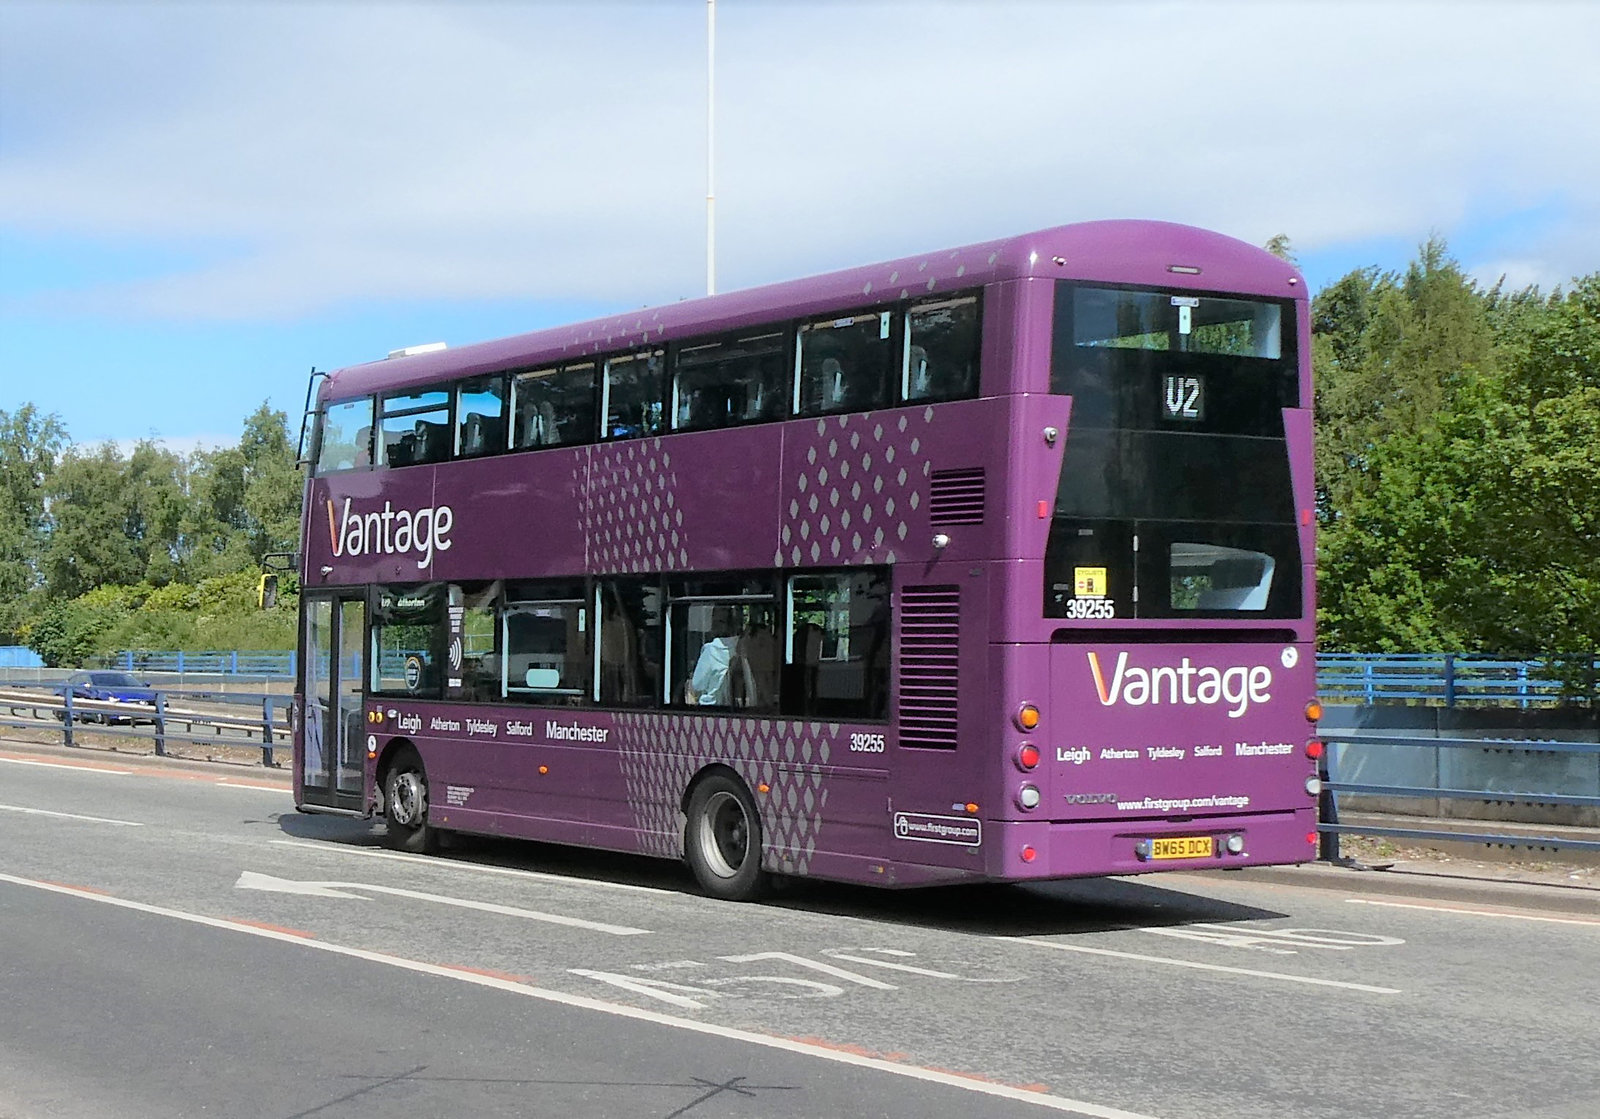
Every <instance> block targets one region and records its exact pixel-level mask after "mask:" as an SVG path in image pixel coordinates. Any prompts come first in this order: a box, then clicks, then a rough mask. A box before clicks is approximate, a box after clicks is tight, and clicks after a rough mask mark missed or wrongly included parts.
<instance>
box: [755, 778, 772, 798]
mask: <svg viewBox="0 0 1600 1119" xmlns="http://www.w3.org/2000/svg"><path fill="white" fill-rule="evenodd" d="M771 791H772V786H771V785H769V784H767V783H766V782H765V781H763V782H761V784H759V785H757V786H756V792H758V793H760V794H761V795H762V796H766V795H767V794H768V793H770V792H771Z"/></svg>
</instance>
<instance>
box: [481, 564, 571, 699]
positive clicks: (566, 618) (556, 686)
mask: <svg viewBox="0 0 1600 1119" xmlns="http://www.w3.org/2000/svg"><path fill="white" fill-rule="evenodd" d="M500 629H501V634H500V638H501V639H500V647H501V648H502V649H503V650H504V651H505V652H504V660H503V661H502V662H501V663H499V664H498V665H496V668H497V669H498V673H497V674H498V680H497V681H496V687H497V690H498V692H499V694H500V695H502V696H504V697H505V698H506V699H511V700H521V701H523V702H525V703H542V704H562V705H572V706H579V705H582V704H584V703H587V702H588V701H589V698H590V694H591V690H592V689H591V681H592V678H593V675H594V659H593V654H592V644H593V635H594V624H593V621H592V620H591V609H590V604H589V601H588V597H587V595H586V594H585V592H584V586H583V584H582V583H581V582H561V583H549V582H539V583H512V584H510V585H509V586H508V587H507V588H506V607H505V610H504V612H503V613H502V614H501V616H500Z"/></svg>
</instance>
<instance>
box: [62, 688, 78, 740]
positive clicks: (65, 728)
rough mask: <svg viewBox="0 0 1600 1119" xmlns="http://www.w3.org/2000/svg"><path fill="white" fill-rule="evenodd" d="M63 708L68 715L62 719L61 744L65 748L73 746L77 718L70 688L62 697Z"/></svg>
mask: <svg viewBox="0 0 1600 1119" xmlns="http://www.w3.org/2000/svg"><path fill="white" fill-rule="evenodd" d="M61 706H62V707H64V708H66V713H65V714H64V715H63V716H62V718H61V744H62V745H63V746H71V745H73V742H72V723H73V720H74V719H75V718H76V716H74V715H73V713H72V689H71V688H70V687H69V688H67V690H66V692H65V694H64V695H62V697H61Z"/></svg>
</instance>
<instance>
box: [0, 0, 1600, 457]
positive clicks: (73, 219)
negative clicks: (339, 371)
mask: <svg viewBox="0 0 1600 1119" xmlns="http://www.w3.org/2000/svg"><path fill="white" fill-rule="evenodd" d="M715 11H716V34H715V55H716V64H715V102H714V103H715V128H714V149H713V150H714V153H715V160H714V168H715V170H714V188H715V194H716V226H715V229H716V286H717V288H718V290H721V291H728V290H733V289H735V288H742V287H749V286H753V285H756V284H762V283H767V282H772V281H777V280H784V279H792V278H795V277H799V276H806V275H812V274H815V273H818V272H824V271H829V270H832V269H836V268H847V267H852V266H855V265H860V264H867V263H870V262H873V261H878V260H886V259H891V258H894V257H899V256H907V255H911V254H913V253H918V252H923V251H927V250H932V249H938V248H946V247H955V246H958V245H964V244H969V243H973V242H977V241H983V240H988V239H991V238H996V237H1003V236H1007V235H1010V234H1016V233H1022V232H1026V231H1029V230H1034V229H1042V228H1045V227H1048V226H1053V225H1062V224H1067V223H1069V222H1074V221H1084V220H1093V219H1100V218H1152V219H1160V220H1167V221H1178V222H1185V223H1189V224H1193V225H1199V226H1204V227H1207V228H1210V229H1215V230H1218V231H1220V232H1223V233H1227V234H1229V235H1231V236H1234V237H1238V238H1241V239H1243V240H1246V241H1250V242H1253V243H1255V244H1261V243H1263V242H1265V241H1266V240H1267V239H1269V238H1271V237H1273V236H1274V235H1277V234H1285V235H1287V236H1288V237H1289V238H1290V241H1291V243H1292V246H1293V249H1294V251H1295V253H1296V255H1297V257H1298V260H1299V263H1300V266H1301V268H1302V270H1303V271H1304V272H1305V274H1306V278H1307V280H1308V284H1309V287H1310V288H1311V290H1312V291H1316V290H1318V289H1319V288H1320V287H1322V286H1324V285H1326V284H1328V283H1331V282H1332V281H1334V280H1336V279H1338V278H1339V277H1340V276H1342V275H1344V274H1345V273H1346V272H1348V271H1350V270H1351V269H1353V268H1360V267H1366V266H1369V265H1376V266H1378V267H1380V268H1383V269H1403V268H1404V267H1405V265H1406V264H1407V262H1409V261H1410V260H1411V259H1413V258H1414V256H1415V255H1416V251H1417V248H1418V246H1419V245H1420V244H1422V243H1423V242H1424V241H1426V240H1427V239H1428V238H1429V237H1431V236H1435V235H1437V236H1441V237H1443V238H1444V239H1445V240H1446V242H1447V243H1448V245H1449V248H1450V251H1451V253H1452V255H1453V256H1455V258H1456V259H1457V260H1459V261H1460V262H1461V264H1462V265H1463V267H1465V268H1466V269H1467V270H1468V271H1469V272H1470V273H1471V274H1472V275H1473V276H1475V277H1476V278H1478V280H1479V281H1480V282H1481V283H1483V284H1485V285H1488V284H1492V283H1494V282H1495V281H1496V280H1497V279H1498V278H1500V277H1501V276H1504V277H1506V282H1507V283H1508V284H1509V285H1511V286H1513V287H1521V286H1523V285H1527V284H1537V285H1539V286H1540V287H1542V288H1545V289H1549V288H1551V287H1553V286H1555V285H1557V284H1561V283H1564V282H1565V281H1568V280H1569V279H1570V278H1571V277H1573V276H1577V275H1583V274H1586V273H1589V272H1593V271H1596V270H1597V269H1600V77H1597V76H1596V72H1595V68H1594V56H1595V50H1596V47H1597V45H1600V0H1549V2H1538V0H1448V2H1423V0H1384V2H1376V3H1368V2H1364V0H1189V2H1168V3H1161V2H1156V0H1022V2H1010V0H943V2H939V0H921V2H911V0H907V2H892V0H882V2H874V0H858V2H847V0H833V2H828V0H809V2H804V3H800V2H783V0H719V2H718V3H717V4H716V5H715ZM707 125H708V121H707V4H706V3H705V2H704V0H634V2H631V3H628V2H611V0H586V2H565V0H524V2H521V3H516V2H511V0H501V2H493V3H472V2H466V0H450V2H447V0H435V2H432V3H398V2H393V3H391V2H384V0H368V2H364V3H341V2H338V0H321V2H292V0H279V2H267V0H261V2H257V3H242V4H230V3H224V2H220V0H218V2H201V0H191V2H168V3H143V2H140V0H122V2H112V0H99V2H93V3H76V2H72V0H49V2H42V3H37V2H29V0H0V409H5V410H11V411H14V410H15V409H17V408H18V407H20V406H21V405H23V404H24V403H29V402H31V403H32V404H34V405H35V406H36V407H37V408H39V409H40V410H41V411H43V412H46V413H55V414H56V415H58V416H59V417H60V419H61V421H62V422H63V424H64V425H65V426H66V428H67V430H68V433H69V435H70V437H71V439H72V440H73V441H74V442H77V443H84V444H96V443H100V442H102V441H114V442H118V443H119V444H120V445H122V446H129V445H131V443H132V442H133V441H135V440H138V439H144V438H155V439H159V440H161V441H163V442H164V443H165V444H166V445H168V446H170V447H172V448H173V449H175V450H179V451H187V450H190V449H192V448H194V447H196V446H220V445H227V444H231V443H233V442H235V441H237V439H238V436H239V433H240V430H241V428H242V425H243V422H244V419H245V417H246V416H247V415H249V414H250V413H251V412H253V411H254V410H255V409H256V407H257V406H258V405H260V404H261V403H262V402H263V401H266V402H268V403H269V404H270V405H271V406H272V407H274V408H277V409H281V410H283V411H284V412H286V413H288V415H289V418H290V427H291V430H292V431H298V428H299V418H300V414H301V411H302V408H303V404H304V400H305V392H306V383H307V375H308V373H309V371H310V370H311V369H312V368H313V367H316V368H318V369H324V370H326V369H336V368H339V367H341V366H344V365H350V364H355V363H359V362H363V361H368V360H372V359H375V358H380V357H382V356H383V355H384V354H386V353H388V352H389V351H390V350H392V349H397V348H399V347H403V346H408V345H415V344H420V343H427V342H438V341H442V342H447V343H451V344H462V343H467V342H474V341H481V340H484V339H488V338H496V337H502V336H505V335H509V334H516V333H520V332H523V331H527V330H535V329H539V328H541V327H546V326H553V325H557V324H560V323H564V322H573V321H578V320H581V319H587V318H592V317H597V316H600V315H606V314H611V313H614V312H616V311H619V310H626V309H630V308H638V307H644V306H651V305H656V304H662V303H671V302H675V301H677V300H679V299H684V298H691V297H695V296H699V295H703V294H705V291H706V283H707V274H706V273H707V268H706V227H707V216H706V210H707V207H706V191H707V134H708V127H707Z"/></svg>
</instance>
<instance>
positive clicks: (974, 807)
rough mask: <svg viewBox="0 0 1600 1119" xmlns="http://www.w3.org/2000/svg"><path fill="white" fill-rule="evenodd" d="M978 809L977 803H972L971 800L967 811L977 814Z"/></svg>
mask: <svg viewBox="0 0 1600 1119" xmlns="http://www.w3.org/2000/svg"><path fill="white" fill-rule="evenodd" d="M977 811H978V806H977V805H976V804H972V803H970V802H969V803H968V804H967V812H968V813H969V814H973V815H976V813H977Z"/></svg>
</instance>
